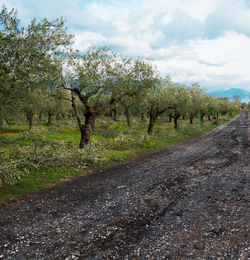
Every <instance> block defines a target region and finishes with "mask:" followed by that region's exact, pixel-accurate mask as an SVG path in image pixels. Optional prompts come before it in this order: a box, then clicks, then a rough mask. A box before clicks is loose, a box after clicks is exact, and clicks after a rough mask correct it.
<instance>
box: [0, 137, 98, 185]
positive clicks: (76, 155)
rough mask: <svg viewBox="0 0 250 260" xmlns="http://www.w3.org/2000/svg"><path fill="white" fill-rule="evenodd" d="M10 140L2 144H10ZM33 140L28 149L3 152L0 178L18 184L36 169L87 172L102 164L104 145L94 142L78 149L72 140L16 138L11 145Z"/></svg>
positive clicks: (0, 160) (0, 159)
mask: <svg viewBox="0 0 250 260" xmlns="http://www.w3.org/2000/svg"><path fill="white" fill-rule="evenodd" d="M6 139H7V138H1V143H2V144H4V145H5V146H6V145H7V140H6ZM23 141H31V143H29V145H26V146H25V147H22V146H20V147H16V148H15V149H10V148H11V146H8V149H7V148H6V149H3V150H2V151H1V152H0V179H2V180H3V182H4V183H10V182H15V181H16V180H20V179H21V178H23V177H24V176H27V175H29V174H30V172H32V171H33V170H40V169H44V168H50V167H63V166H67V167H73V168H76V169H84V168H86V167H88V166H92V165H95V164H98V163H100V162H101V161H102V157H101V150H102V144H100V143H98V142H97V141H93V142H92V143H91V144H90V145H89V146H87V147H86V148H84V149H77V146H76V144H75V143H74V142H72V141H71V140H68V141H62V140H60V141H48V140H46V139H45V138H44V137H41V136H24V137H20V138H17V139H12V140H11V141H10V142H9V144H10V143H11V144H12V145H14V143H15V142H23Z"/></svg>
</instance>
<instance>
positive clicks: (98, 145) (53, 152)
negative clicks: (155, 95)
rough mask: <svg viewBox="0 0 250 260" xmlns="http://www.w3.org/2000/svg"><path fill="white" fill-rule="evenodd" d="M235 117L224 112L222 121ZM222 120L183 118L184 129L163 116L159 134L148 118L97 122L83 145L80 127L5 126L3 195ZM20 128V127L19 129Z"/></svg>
mask: <svg viewBox="0 0 250 260" xmlns="http://www.w3.org/2000/svg"><path fill="white" fill-rule="evenodd" d="M230 119H231V117H229V116H223V117H220V119H219V122H218V125H220V124H222V123H225V122H227V121H229V120H230ZM218 125H214V124H212V122H210V121H205V122H204V124H203V125H201V124H200V123H199V121H198V119H196V120H194V124H193V125H190V124H189V122H188V121H183V120H180V125H179V129H177V130H176V129H174V128H173V123H170V122H167V121H165V120H164V119H159V121H158V122H157V123H156V125H155V128H154V134H153V135H152V136H148V135H147V134H146V130H147V122H144V123H141V122H133V124H132V126H131V127H127V126H126V124H125V122H121V121H120V122H117V123H116V122H111V121H110V120H108V121H107V122H106V121H105V118H101V119H99V120H97V122H96V132H95V134H93V135H92V138H91V144H90V145H89V146H88V147H86V148H84V149H79V148H78V143H79V139H80V133H79V131H78V129H77V128H75V127H68V126H67V127H65V126H61V127H59V126H58V124H57V125H52V126H50V127H48V126H46V125H38V126H36V129H35V131H34V133H28V132H27V131H26V129H27V126H23V125H21V126H15V125H12V126H10V127H9V128H5V129H1V131H0V147H1V150H0V179H1V180H2V182H3V184H4V185H3V186H2V187H1V188H0V200H3V199H6V198H10V197H15V196H18V195H21V194H24V193H28V192H32V191H35V190H38V189H41V188H43V187H45V186H47V185H49V184H51V183H56V182H58V181H59V180H60V179H63V178H67V177H69V176H75V175H79V174H86V173H88V172H90V169H93V168H96V167H100V166H105V165H108V164H110V163H114V162H123V161H125V160H127V159H128V158H131V157H133V156H135V155H138V154H141V153H143V152H146V151H151V150H156V149H160V148H163V147H166V146H168V145H171V144H175V143H178V142H180V141H182V140H184V139H187V138H190V137H193V136H196V135H199V134H202V133H204V132H206V131H208V130H212V129H214V128H215V127H217V126H218ZM16 130H18V131H16Z"/></svg>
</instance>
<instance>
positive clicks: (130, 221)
mask: <svg viewBox="0 0 250 260" xmlns="http://www.w3.org/2000/svg"><path fill="white" fill-rule="evenodd" d="M249 122H250V120H249V117H248V114H247V111H242V112H241V114H240V115H239V116H237V117H236V118H235V119H233V120H232V121H231V122H230V123H228V124H225V125H223V126H220V127H218V128H217V129H215V130H214V131H211V132H209V133H207V134H204V135H202V136H199V137H195V138H192V139H189V140H187V141H184V142H182V143H180V144H177V145H173V146H170V147H167V148H165V149H162V150H160V151H158V152H154V153H151V154H147V155H143V156H139V157H138V158H135V159H133V160H132V161H130V162H128V163H125V164H120V165H116V166H112V167H108V168H103V169H101V170H100V169H99V170H97V171H96V172H94V173H92V174H89V175H87V176H80V177H75V178H72V179H70V180H69V181H65V182H62V183H60V184H58V185H54V186H52V187H50V188H47V189H43V190H41V191H38V192H35V193H32V194H29V195H26V196H23V197H21V198H19V199H15V200H10V201H7V202H5V203H1V204H0V259H15V260H16V259H17V260H18V259H20V260H22V259H25V260H26V259H44V260H47V259H53V260H54V259H129V260H132V259H134V260H135V259H248V255H247V251H248V246H249V245H248V241H249V215H250V214H249V209H248V206H249V203H248V198H249V196H248V195H249V194H248V191H249V179H250V165H249V164H250V149H249V147H250V146H249Z"/></svg>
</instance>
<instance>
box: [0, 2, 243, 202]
mask: <svg viewBox="0 0 250 260" xmlns="http://www.w3.org/2000/svg"><path fill="white" fill-rule="evenodd" d="M0 24H1V26H0V147H1V150H0V199H1V198H4V197H6V196H15V195H19V194H22V193H25V192H30V191H33V190H36V189H39V188H41V187H44V186H46V185H47V184H48V183H54V182H56V181H58V180H59V179H62V178H65V177H68V176H72V175H77V174H82V173H86V172H88V171H89V169H90V168H92V167H98V166H104V165H107V164H108V163H111V162H122V161H124V160H125V159H126V158H129V157H132V156H135V155H137V154H139V153H142V152H145V151H148V150H154V149H159V148H162V147H165V146H167V145H169V144H173V143H177V142H179V141H181V140H183V139H185V138H189V137H192V136H194V135H197V134H200V133H203V132H204V131H207V130H211V129H213V128H214V127H216V126H218V125H219V124H221V123H223V122H226V121H227V120H229V119H230V118H232V116H233V115H235V114H237V113H238V112H239V109H240V104H239V103H233V102H230V101H229V100H227V99H214V98H212V97H210V96H208V95H206V93H205V92H204V91H203V90H202V89H201V88H200V86H199V84H198V83H192V84H191V86H186V85H184V84H176V83H174V82H173V81H172V79H171V77H169V76H168V77H162V76H161V75H160V74H159V72H158V69H157V67H156V66H155V65H154V63H153V62H152V61H150V60H148V59H144V58H138V59H128V58H124V57H122V55H120V54H119V53H114V52H113V51H112V50H111V49H110V48H107V47H105V46H104V47H102V46H101V47H90V48H89V49H88V50H86V52H85V53H79V52H78V51H75V50H72V46H73V45H72V44H73V36H72V35H70V34H68V33H67V31H66V28H65V24H64V20H63V19H58V20H54V21H48V20H47V19H45V20H43V21H39V22H37V21H36V20H33V21H32V22H31V23H30V24H29V25H28V26H27V27H22V25H21V22H20V21H19V20H18V18H17V15H16V12H15V11H14V10H11V11H8V10H7V9H6V8H5V7H3V8H2V10H1V13H0ZM166 73H167V72H166Z"/></svg>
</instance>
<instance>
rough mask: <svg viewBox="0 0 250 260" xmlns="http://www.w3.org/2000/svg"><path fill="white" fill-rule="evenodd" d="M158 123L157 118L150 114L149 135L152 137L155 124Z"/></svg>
mask: <svg viewBox="0 0 250 260" xmlns="http://www.w3.org/2000/svg"><path fill="white" fill-rule="evenodd" d="M155 121H156V117H155V116H153V114H151V113H150V114H149V125H148V134H149V135H152V134H153V129H154V124H155Z"/></svg>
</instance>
